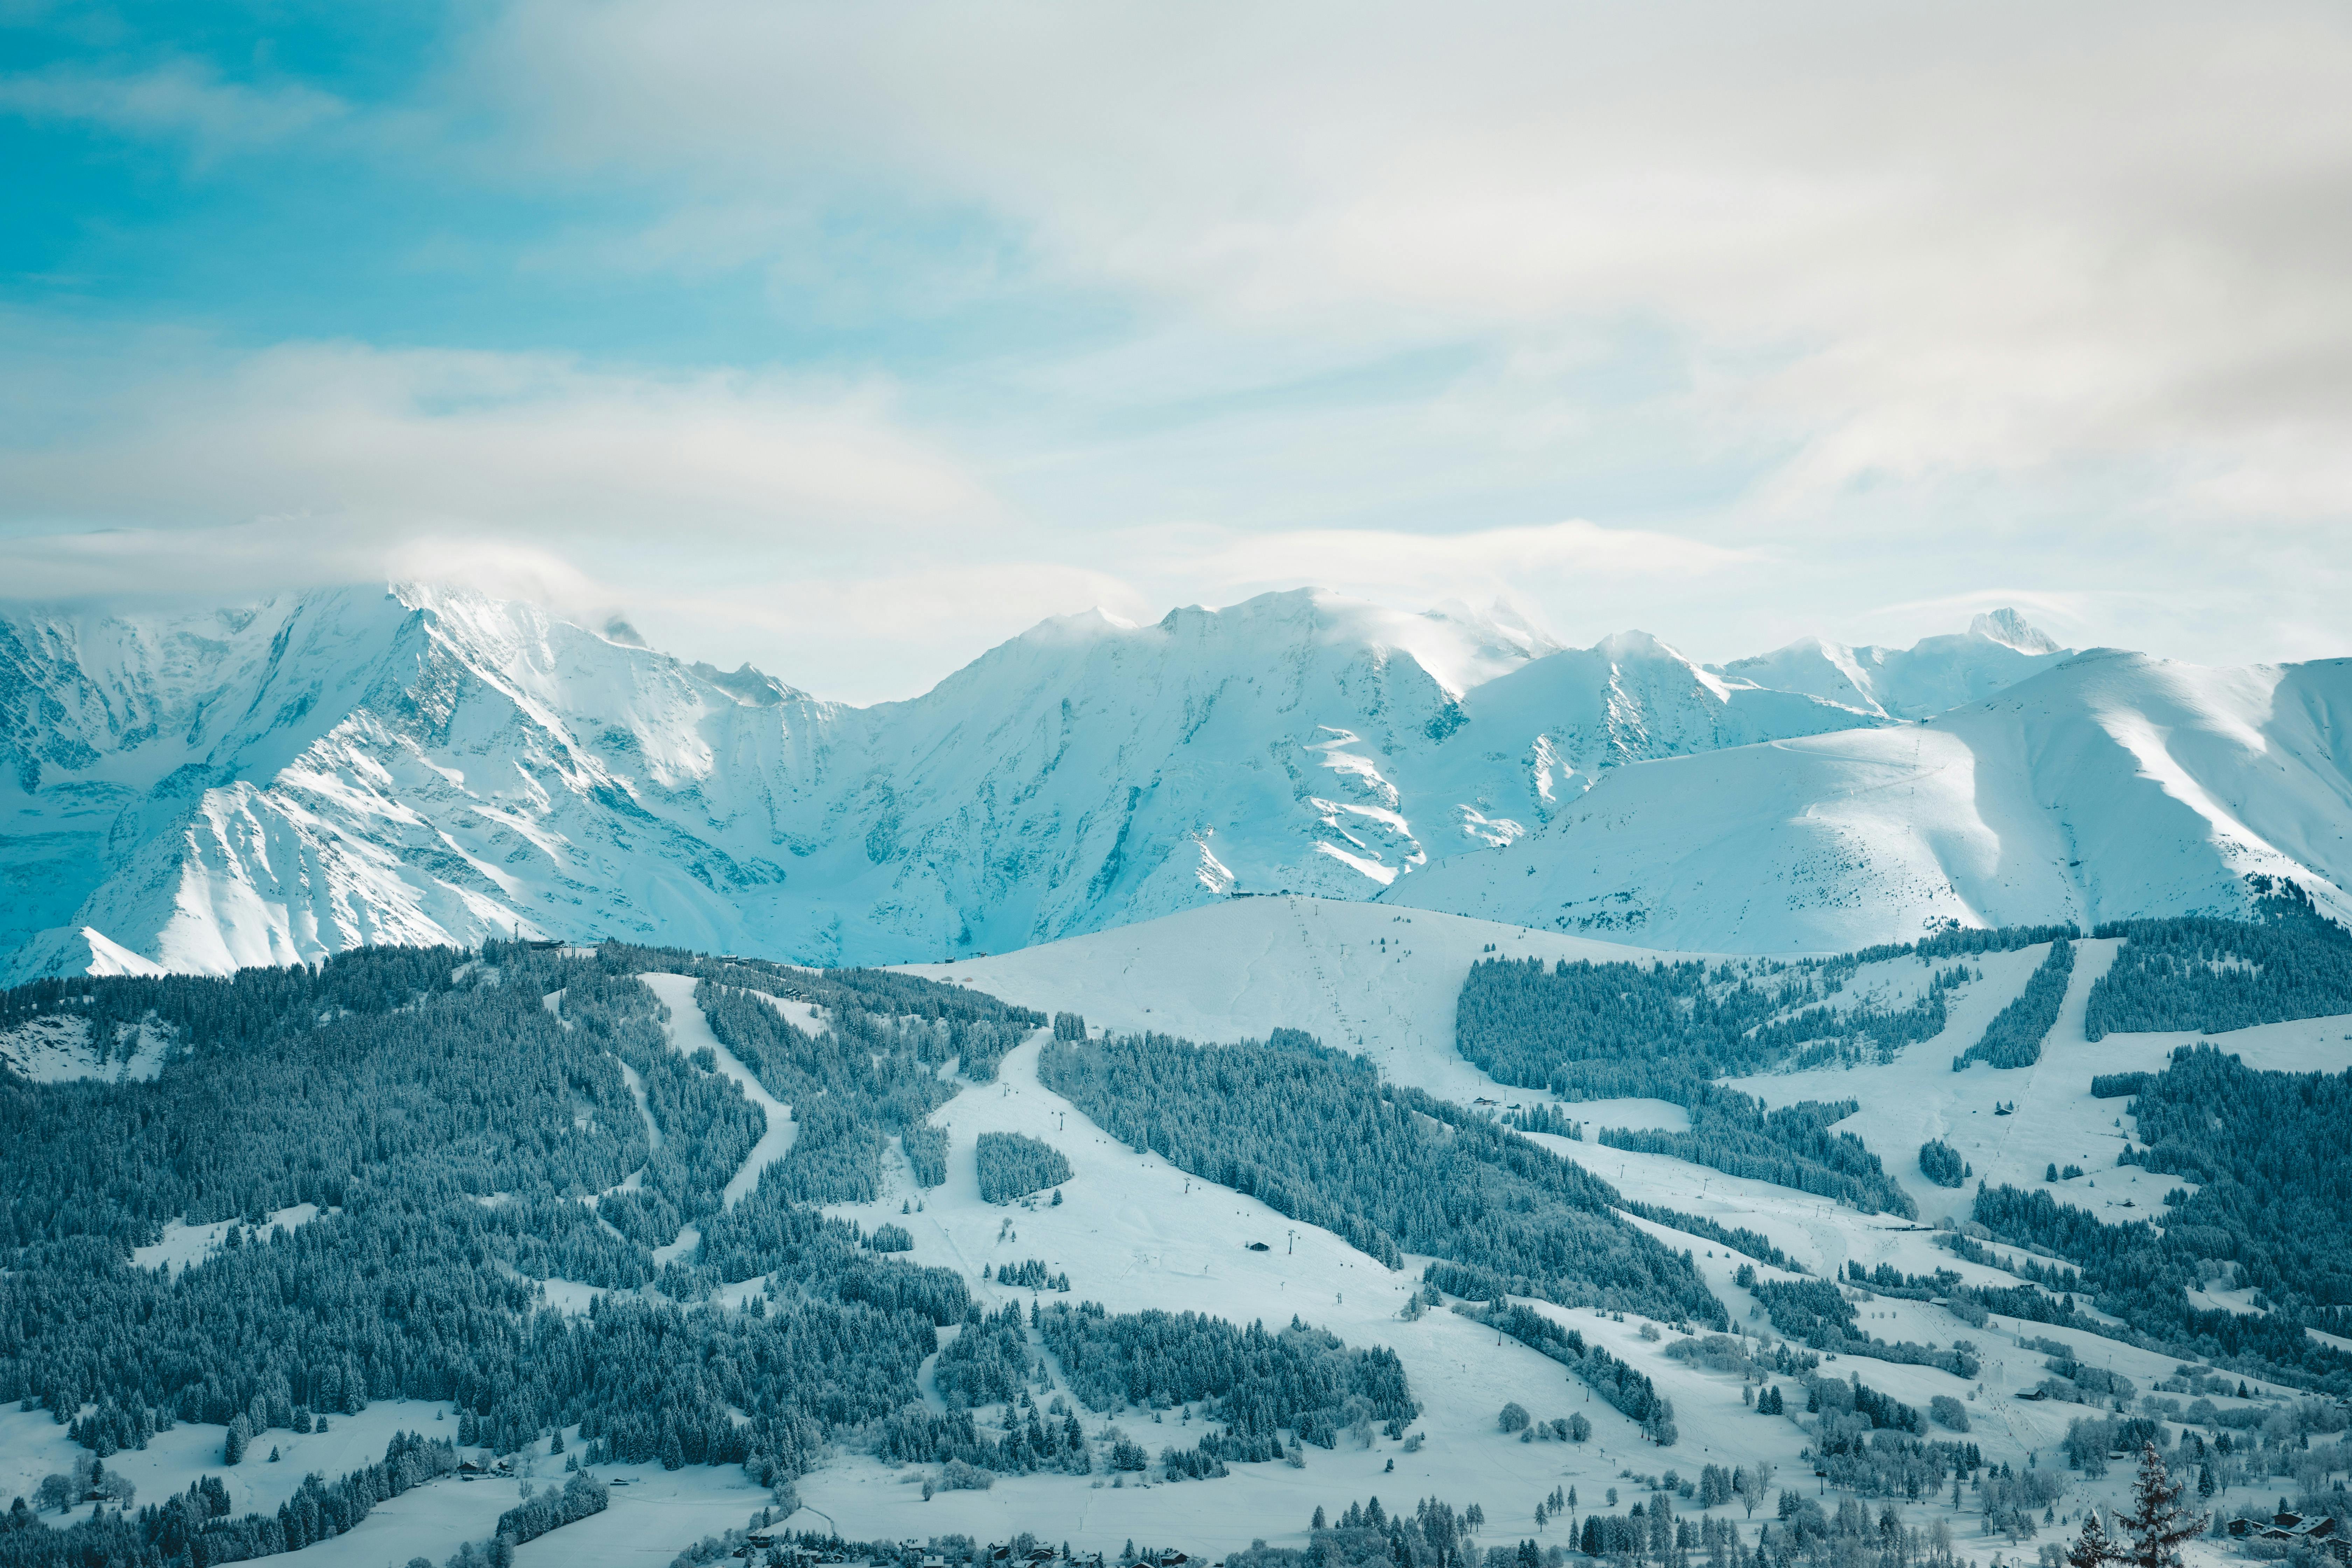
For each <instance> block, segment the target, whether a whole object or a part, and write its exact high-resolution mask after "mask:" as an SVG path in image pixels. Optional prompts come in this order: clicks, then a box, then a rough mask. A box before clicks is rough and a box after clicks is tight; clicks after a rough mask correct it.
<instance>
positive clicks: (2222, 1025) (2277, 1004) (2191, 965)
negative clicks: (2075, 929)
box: [2084, 877, 2352, 1040]
mask: <svg viewBox="0 0 2352 1568" xmlns="http://www.w3.org/2000/svg"><path fill="white" fill-rule="evenodd" d="M2249 880H2250V882H2251V883H2252V887H2253V889H2254V892H2255V916H2256V918H2255V919H2253V920H2251V921H2226V920H2213V919H2209V918H2202V917H2196V916H2191V917H2187V918H2178V919H2170V920H2153V921H2120V922H2117V923H2116V924H2113V925H2103V926H2101V927H2100V928H2099V931H2098V934H2099V935H2101V936H2103V937H2115V936H2119V937H2123V938H2124V939H2126V940H2125V942H2124V945H2123V947H2122V948H2121V949H2120V950H2119V951H2118V952H2116V962H2115V966H2114V967H2113V968H2111V969H2109V970H2108V971H2107V972H2106V973H2105V974H2103V975H2101V976H2100V977H2099V982H2098V984H2095V985H2094V986H2092V987H2091V995H2090V1002H2089V1007H2088V1011H2087V1012H2086V1014H2085V1016H2084V1032H2085V1033H2087V1034H2088V1035H2089V1036H2090V1037H2091V1038H2092V1039H2095V1040H2096V1039H2103V1038H2105V1037H2107V1036H2108V1035H2114V1034H2132V1033H2147V1032H2151V1031H2157V1030H2168V1029H2197V1030H2200V1031H2202V1032H2203V1033H2205V1034H2209V1035H2218V1034H2221V1033H2222V1032H2224V1031H2225V1030H2230V1029H2243V1028H2248V1027H2251V1026H2253V1025H2256V1024H2276V1023H2284V1022H2286V1021H2288V1020H2291V1019H2295V1018H2325V1017H2329V1016H2334V1015H2336V1014H2338V1013H2352V932H2347V931H2345V930H2344V928H2343V927H2341V926H2339V925H2337V924H2336V923H2335V922H2334V921H2330V920H2328V919H2326V917H2324V916H2322V915H2321V914H2320V913H2319V912H2318V910H2315V908H2314V907H2313V906H2312V902H2311V896H2310V895H2309V894H2308V893H2306V892H2305V891H2304V890H2303V889H2301V888H2299V887H2297V886H2295V885H2294V883H2292V882H2289V881H2286V880H2284V879H2274V878H2269V877H2254V878H2251V879H2249Z"/></svg>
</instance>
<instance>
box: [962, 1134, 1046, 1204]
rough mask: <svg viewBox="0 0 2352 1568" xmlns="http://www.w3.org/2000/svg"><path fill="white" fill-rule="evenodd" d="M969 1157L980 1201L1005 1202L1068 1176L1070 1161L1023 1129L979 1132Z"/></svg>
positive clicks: (1040, 1189)
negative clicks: (976, 1170)
mask: <svg viewBox="0 0 2352 1568" xmlns="http://www.w3.org/2000/svg"><path fill="white" fill-rule="evenodd" d="M973 1158H974V1160H975V1161H977V1162H978V1164H979V1167H980V1195H981V1199H982V1202H984V1203H992V1204H1009V1203H1011V1202H1012V1201H1013V1199H1015V1198H1020V1197H1026V1196H1028V1195H1029V1194H1031V1193H1034V1192H1042V1191H1043V1190H1045V1188H1047V1187H1058V1186H1060V1185H1061V1184H1063V1183H1064V1182H1066V1181H1068V1180H1069V1179H1070V1163H1069V1161H1067V1160H1066V1159H1064V1158H1063V1157H1062V1152H1061V1151H1060V1150H1058V1149H1056V1148H1055V1147H1054V1146H1053V1145H1052V1144H1050V1143H1046V1142H1042V1141H1040V1140H1038V1139H1035V1138H1032V1137H1030V1136H1029V1135H1028V1134H1027V1133H1025V1132H983V1133H982V1134H981V1135H980V1138H979V1141H978V1144H977V1146H976V1147H975V1149H974V1150H973Z"/></svg>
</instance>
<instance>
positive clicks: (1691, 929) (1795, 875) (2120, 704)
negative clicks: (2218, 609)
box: [1391, 651, 2352, 952]
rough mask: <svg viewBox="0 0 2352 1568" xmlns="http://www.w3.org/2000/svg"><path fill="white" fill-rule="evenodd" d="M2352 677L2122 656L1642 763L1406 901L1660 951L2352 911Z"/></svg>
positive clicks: (1421, 884)
mask: <svg viewBox="0 0 2352 1568" xmlns="http://www.w3.org/2000/svg"><path fill="white" fill-rule="evenodd" d="M2347 706H2352V661H2346V660H2327V661H2322V662H2316V663H2312V664H2304V665H2290V666H2284V667H2280V666H2261V667H2253V668H2244V669H2234V670H2216V669H2206V668H2199V667H2196V666H2192V665H2184V664H2176V663H2170V662H2168V661H2165V660H2161V659H2155V658H2147V657H2145V656H2142V655H2137V654H2126V653H2117V652H2113V651H2100V652H2095V653H2092V654H2085V655H2081V656H2078V657H2076V658H2072V659H2070V660H2067V661H2065V662H2063V663H2062V664H2060V665H2057V666H2055V667H2053V668H2050V669H2048V670H2045V671H2044V672H2042V674H2040V675H2038V676H2036V677H2034V678H2033V679H2030V680H2027V681H2025V682H2023V683H2022V684H2021V685H2019V686H2016V687H2014V688H2011V689H2009V690H2007V691H2005V692H2003V693H2001V694H2000V696H1998V697H1995V698H1992V699H1990V700H1984V701H1980V702H1976V703H1971V704H1969V705H1968V706H1966V707H1963V708H1959V709H1957V710H1953V711H1952V712H1950V713H1948V714H1945V715H1943V716H1941V717H1939V718H1937V719H1935V720H1933V721H1929V722H1927V723H1924V724H1918V725H1911V726H1906V727H1903V728H1900V729H1891V730H1879V731H1847V732H1844V733H1841V734H1836V735H1829V736H1819V737H1811V738H1802V739H1794V740H1784V741H1776V742H1769V743H1767V744H1763V745H1756V746H1746V747H1739V748H1736V749H1731V750H1726V751H1718V752H1708V753H1706V754H1703V755H1698V756H1688V757H1679V758H1674V759H1669V760H1665V761H1660V762H1654V763H1642V764H1640V765H1637V766H1632V767H1626V768H1621V769H1618V770H1615V771H1613V772H1612V773H1609V774H1607V775H1606V776H1604V777H1603V778H1602V780H1601V783H1600V784H1598V785H1597V786H1596V787H1595V788H1593V789H1592V790H1591V792H1590V793H1588V794H1587V795H1584V796H1583V797H1582V798H1581V799H1580V801H1579V802H1578V804H1577V805H1576V808H1575V810H1574V811H1573V812H1572V813H1569V814H1564V815H1563V816H1561V818H1560V819H1559V821H1558V822H1557V823H1556V824H1554V825H1553V826H1551V827H1550V828H1549V829H1547V830H1546V831H1545V832H1543V833H1541V834H1538V835H1535V836H1532V837H1529V838H1528V839H1527V840H1526V841H1524V842H1522V843H1519V844H1517V845H1514V846H1512V847H1510V848H1509V849H1508V850H1507V851H1506V852H1503V853H1498V854H1495V855H1487V856H1479V857H1475V858H1472V857H1465V858H1459V859H1456V860H1454V861H1452V862H1449V863H1448V864H1446V865H1444V866H1442V867H1436V868H1432V869H1431V870H1430V871H1429V872H1427V873H1426V874H1424V875H1423V876H1421V877H1418V878H1416V879H1413V881H1412V885H1411V887H1410V888H1409V889H1398V890H1397V892H1396V893H1394V894H1392V895H1391V901H1399V902H1404V901H1409V902H1412V903H1413V904H1416V905H1420V906H1424V907H1427V908H1432V909H1444V910H1453V911H1454V912H1456V913H1462V914H1471V915H1476V916H1479V917H1482V918H1485V919H1489V920H1500V921H1516V922H1521V923H1526V924H1530V925H1548V926H1553V927H1556V928H1559V929H1563V930H1569V931H1590V932H1594V933H1601V934H1608V935H1612V936H1616V937H1619V938H1621V939H1623V940H1632V941H1638V942H1643V943H1645V944H1648V945H1652V946H1657V947H1671V948H1712V949H1717V950H1724V951H1740V952H1747V951H1768V952H1769V951H1828V950H1836V949H1841V948H1853V947H1857V946H1861V945H1864V944H1866V943H1868V942H1876V941H1885V940H1890V939H1894V940H1899V939H1902V938H1906V937H1909V936H1915V935H1916V934H1918V933H1919V932H1920V931H1924V930H1926V929H1928V928H1929V927H1931V926H1933V925H1934V924H1936V923H1937V922H1941V921H1958V922H1960V923H1961V924H1964V925H2021V924H2036V923H2043V922H2052V921H2070V920H2071V921H2079V922H2082V923H2084V924H2091V923H2095V922H2096V921H2104V920H2113V919H2118V918H2122V917H2125V916H2129V915H2138V914H2149V915H2161V914H2174V913H2187V912H2191V911H2195V910H2215V911H2223V910H2228V911H2235V910H2242V909H2243V908H2244V907H2245V906H2246V893H2245V886H2246V884H2245V879H2246V878H2247V877H2249V876H2252V875H2257V874H2260V875H2278V876H2287V877H2290V878H2294V879H2296V880H2298V881H2301V882H2302V883H2304V885H2305V886H2306V887H2308V888H2309V889H2311V891H2312V893H2313V895H2314V897H2315V899H2317V900H2319V901H2320V903H2321V904H2322V906H2323V907H2325V908H2326V909H2328V910H2331V911H2332V912H2335V913H2336V914H2338V915H2339V916H2342V915H2344V914H2347V913H2352V899H2347V897H2346V894H2345V892H2344V889H2345V888H2346V886H2347V878H2352V841H2347V833H2352V767H2347V763H2352V757H2347V749H2346V743H2345V742H2344V740H2343V731H2342V727H2341V722H2340V721H2341V719H2342V717H2343V716H2344V714H2345V712H2346V710H2347Z"/></svg>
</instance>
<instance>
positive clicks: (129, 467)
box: [0, 0, 2352, 701]
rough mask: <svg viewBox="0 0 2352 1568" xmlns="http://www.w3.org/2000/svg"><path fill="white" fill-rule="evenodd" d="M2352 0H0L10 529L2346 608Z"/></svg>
mask: <svg viewBox="0 0 2352 1568" xmlns="http://www.w3.org/2000/svg"><path fill="white" fill-rule="evenodd" d="M2347 80H2352V13H2347V11H2345V10H2344V9H2343V8H2342V7H2341V6H2336V5H2296V4H2273V3H2270V0H2252V3H2250V4H2247V5H2234V6H2229V7H2216V6H2212V5H2170V4H2167V3H2164V0H2153V3H2151V0H2136V3H2134V4H2131V5H2110V4H2105V3H2097V0H2088V3H2083V4H2077V5H2068V6H2061V7H2053V6H2049V5H2030V6H2029V5H2011V4H2005V3H2002V0H1979V3H1975V4H1969V5H1908V6H1888V5H1883V4H1875V5H1865V4H1853V5H1811V4H1800V5H1782V6H1772V7H1759V6H1754V5H1733V4H1719V5H1718V4H1706V3H1694V4H1688V5H1633V4H1622V5H1620V4H1590V3H1584V0H1566V3H1562V0H1546V3H1542V4H1535V3H1523V0H1511V3H1499V4H1480V3H1475V0H1473V3H1466V4H1459V5H1445V6H1434V5H1421V6H1411V7H1403V6H1389V5H1364V4H1349V5H1337V4H1328V3H1322V0H1299V3H1297V4H1289V5H1280V6H1266V5H1243V4H1233V3H1230V0H1197V3H1192V4H1186V5H1164V4H1163V5H1128V4H1123V3H1119V0H1104V3H1100V4H1092V5H1083V6H1071V5H1062V6H1046V5H1034V4H1029V3H1026V0H1004V3H999V4H990V5H971V4H966V5H936V4H927V3H924V0H909V3H907V4H900V5H871V6H844V5H835V4H822V5H809V4H801V3H798V0H659V3H655V0H564V3H562V4H554V3H551V0H469V3H467V4H464V5H446V6H445V5H435V4H433V3H431V0H418V3H415V4H411V5H402V6H390V5H377V6H367V5H349V4H341V5H308V4H302V3H299V0H254V3H251V4H208V3H206V0H187V3H184V4H175V5H169V6H165V5H152V4H151V5H127V6H110V5H45V4H41V3H40V0H0V169H5V170H6V171H7V190H8V198H7V205H6V209H5V216H0V597H6V598H16V599H88V598H96V599H100V600H106V601H110V602H111V601H122V602H126V603H129V602H147V601H151V600H154V601H160V600H166V599H171V600H178V599H187V598H195V599H200V600H206V601H215V600H216V601H221V602H230V601H236V600H239V599H250V598H253V597H256V596H258V595H264V594H268V593H277V592H285V591H292V590H298V589H301V588H305V587H314V586H322V585H328V584H341V583H349V582H357V581H366V580H370V579H373V578H400V579H411V578H414V579H423V580H429V581H434V582H441V583H453V584H470V585H474V586H478V587H481V588H484V589H487V590H488V591H490V592H494V593H499V594H506V595H520V596H527V597H531V598H534V599H537V600H540V601H541V602H544V603H547V604H549V605H552V606H554V607H555V608H557V609H559V610H561V611H562V612H563V613H565V614H567V615H571V616H578V617H581V618H583V619H585V620H588V621H590V623H591V624H598V625H601V624H603V622H602V618H603V617H605V616H615V615H617V616H625V618H626V619H627V620H628V621H629V622H630V623H631V624H632V625H633V626H635V627H636V628H637V629H638V630H639V631H640V632H641V633H642V635H643V636H644V637H646V639H647V640H649V641H651V642H652V643H654V644H655V645H656V646H657V647H663V648H666V649H667V650H669V651H672V652H675V653H677V654H679V655H681V656H682V657H686V658H707V659H709V660H711V661H713V662H715V663H719V664H721V665H723V666H727V667H730V668H731V667H732V666H734V665H736V664H738V663H740V662H743V661H745V660H749V661H750V662H752V663H754V664H756V665H758V666H759V667H760V668H763V669H767V670H769V671H771V672H772V673H774V674H776V675H779V676H781V677H782V678H783V679H787V680H789V681H792V682H793V683H794V684H796V685H799V686H802V687H803V688H806V689H812V690H814V691H817V692H819V693H822V694H824V695H826V696H831V697H836V698H841V699H844V700H856V701H865V700H879V699H885V698H891V697H899V696H906V695H910V694H912V693H914V692H917V691H919V690H921V689H925V688H927V687H929V685H931V684H932V683H933V682H934V681H936V680H937V679H940V677H941V676H943V675H944V674H946V673H947V672H948V671H949V670H950V669H951V668H955V667H957V666H958V665H961V663H963V662H965V661H966V660H968V659H970V658H972V657H973V656H975V655H976V654H978V653H979V652H980V651H982V649H984V648H985V647H989V646H991V645H992V644H994V643H996V642H999V641H1001V640H1003V638H1005V637H1010V636H1013V635H1014V634H1016V633H1017V632H1019V631H1020V630H1022V629H1023V628H1024V627H1026V626H1029V625H1031V624H1033V623H1034V622H1035V621H1037V620H1039V619H1041V618H1043V617H1045V616H1050V615H1056V614H1065V613H1070V612H1075V611H1077V610H1082V609H1085V608H1087V607H1089V606H1094V605H1100V606H1102V607H1104V608H1106V609H1108V610H1110V611H1111V612H1113V613H1114V614H1118V615H1119V616H1125V617H1127V618H1129V619H1132V620H1146V619H1152V618H1157V617H1158V616H1160V615H1162V614H1164V613H1165V612H1166V611H1167V610H1168V609H1169V608H1170V607H1171V606H1174V605H1183V604H1193V603H1200V604H1208V605H1222V604H1228V603H1232V602H1234V601H1236V600H1239V599H1241V598H1244V597H1246V596H1248V595H1252V594H1255V593H1259V592H1264V591H1266V590H1270V589H1279V588H1288V587H1294V586H1298V585H1302V584H1314V585H1323V586H1328V587H1331V588H1334V589H1338V590H1339V591H1342V592H1346V593H1349V594H1354V595H1361V596H1364V597H1368V598H1372V599H1376V600H1379V601H1381V602H1384V603H1388V604H1392V605H1398V606H1400V607H1405V608H1419V607H1422V606H1424V605H1431V604H1434V603H1438V602H1441V601H1449V600H1459V601H1463V602H1466V603H1469V604H1471V605H1485V604H1486V603H1488V602H1490V601H1496V600H1500V601H1502V602H1504V603H1506V604H1508V605H1512V606H1514V607H1515V608H1516V609H1517V610H1518V611H1519V612H1520V613H1521V614H1523V615H1525V616H1527V617H1528V618H1529V619H1530V620H1532V621H1534V622H1536V623H1538V625H1540V626H1544V627H1546V628H1547V629H1549V631H1550V633H1551V634H1552V635H1554V636H1556V637H1559V638H1560V639H1562V640H1563V641H1567V642H1572V643H1589V642H1591V641H1592V640H1594V639H1596V638H1598V637H1601V636H1603V635H1605V634H1607V633H1610V632H1612V631H1617V630H1622V629H1625V628H1627V627H1640V628H1643V629H1645V630H1648V631H1651V632H1654V633H1655V634H1656V635H1658V636H1660V637H1664V638H1666V639H1667V640H1668V641H1670V642H1672V643H1674V644H1675V646H1677V647H1681V648H1682V649H1684V650H1685V652H1687V653H1689V654H1691V655H1692V656H1694V657H1696V658H1702V659H1706V660H1727V659H1729V658H1738V657H1741V656H1744V655H1748V654H1752V653H1756V652H1759V651H1762V650H1764V649H1766V648H1769V647H1776V646H1779V645H1780V644H1783V643H1786V642H1788V641H1790V640H1792V639H1794V638H1796V637H1802V636H1811V635H1821V636H1826V637H1833V638H1836V639H1839V640H1843V641H1847V642H1856V643H1862V642H1876V643H1888V644H1907V643H1909V642H1911V641H1913V640H1915V639H1916V638H1917V637H1922V636H1926V635H1929V634H1933V633H1938V632H1946V631H1954V630H1958V629H1959V628H1960V627H1961V626H1964V625H1965V624H1966V623H1967V621H1968V618H1969V616H1971V615H1972V614H1974V613H1975V612H1976V611H1979V610H1981V609H1985V608H1989V607H1992V606H1995V605H2018V606H2019V607H2021V608H2022V609H2023V610H2025V612H2026V613H2027V615H2028V616H2030V617H2031V618H2032V619H2033V620H2034V621H2035V622H2036V623H2037V624H2039V625H2041V626H2043V627H2045V628H2046V629H2047V630H2048V631H2049V632H2050V633H2051V634H2052V635H2053V637H2057V638H2058V639H2059V640H2060V641H2061V642H2063V643H2066V644H2069V645H2072V646H2077V647H2090V646H2097V645H2116V646H2125V647H2137V648H2145V649H2147V650H2149V651H2153V652H2157V653H2160V654H2165V655H2168V656H2171V657H2176V658H2188V659H2193V660H2198V661H2200V662H2206V663H2242V662H2248V661H2253V660H2273V659H2286V658H2316V657H2327V656H2334V655H2341V654H2352V635H2347V633H2352V627H2347V612H2346V610H2345V605H2347V602H2352V440H2347V434H2352V430H2347V416H2352V289H2347V287H2346V285H2345V279H2346V278H2347V276H2352V92H2348V91H2347V90H2346V89H2345V85H2344V84H2345V83H2346V82H2347Z"/></svg>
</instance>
